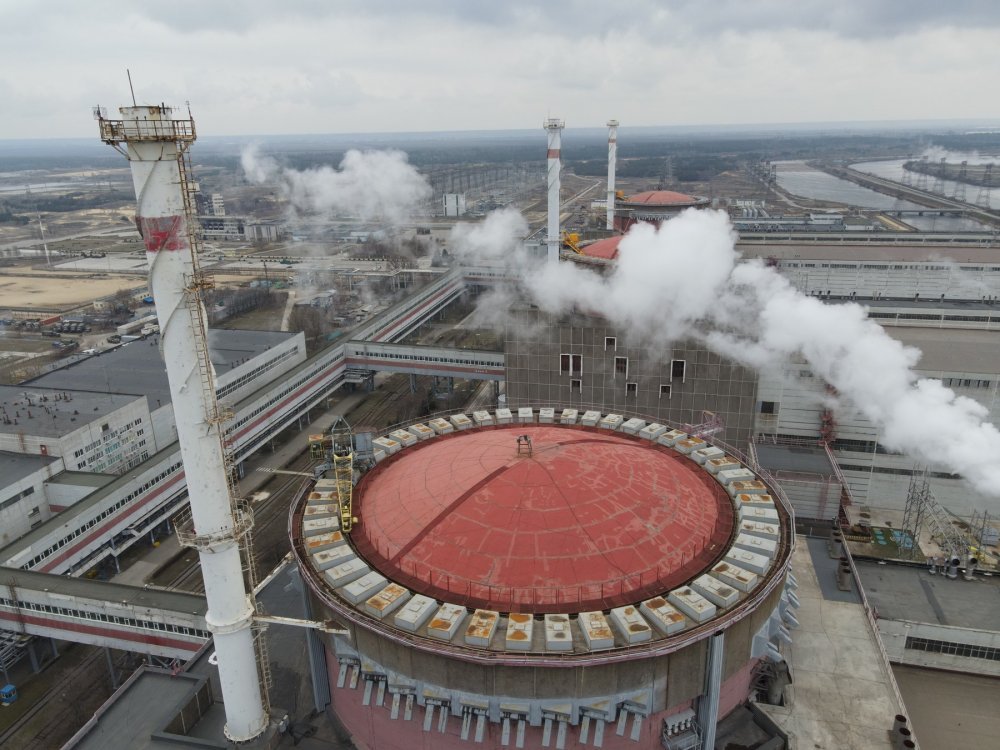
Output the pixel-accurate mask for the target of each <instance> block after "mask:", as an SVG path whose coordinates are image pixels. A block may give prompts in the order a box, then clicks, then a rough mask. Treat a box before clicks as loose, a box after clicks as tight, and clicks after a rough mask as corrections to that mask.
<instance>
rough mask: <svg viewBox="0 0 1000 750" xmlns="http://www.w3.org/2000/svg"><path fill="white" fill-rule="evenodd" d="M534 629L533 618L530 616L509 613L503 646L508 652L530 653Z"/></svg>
mask: <svg viewBox="0 0 1000 750" xmlns="http://www.w3.org/2000/svg"><path fill="white" fill-rule="evenodd" d="M534 627H535V618H534V617H532V616H531V615H529V614H523V613H518V612H511V613H510V615H509V616H508V618H507V636H506V637H505V638H504V646H505V647H506V648H507V650H508V651H530V650H531V636H532V634H533V631H534Z"/></svg>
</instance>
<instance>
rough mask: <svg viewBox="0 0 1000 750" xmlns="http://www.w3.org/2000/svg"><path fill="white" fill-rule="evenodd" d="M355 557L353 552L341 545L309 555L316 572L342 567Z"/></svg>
mask: <svg viewBox="0 0 1000 750" xmlns="http://www.w3.org/2000/svg"><path fill="white" fill-rule="evenodd" d="M356 557H357V555H355V554H354V550H352V549H351V548H350V547H348V546H347V545H346V544H341V545H340V546H339V547H334V548H333V549H328V550H325V551H323V552H317V553H315V554H314V555H311V556H310V558H309V559H310V560H312V564H313V566H314V567H315V568H316V569H317V570H329V569H330V568H335V567H337V566H338V565H343V564H344V563H345V562H350V561H351V560H353V559H354V558H356Z"/></svg>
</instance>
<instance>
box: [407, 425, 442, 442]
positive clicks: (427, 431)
mask: <svg viewBox="0 0 1000 750" xmlns="http://www.w3.org/2000/svg"><path fill="white" fill-rule="evenodd" d="M406 430H407V432H409V433H411V434H412V435H413V436H414V437H416V438H417V440H427V439H429V438H432V437H434V435H435V434H436V433H435V432H434V430H432V429H431V428H430V427H428V426H427V425H425V424H423V423H421V422H418V423H417V424H411V425H410V426H409V427H407V428H406Z"/></svg>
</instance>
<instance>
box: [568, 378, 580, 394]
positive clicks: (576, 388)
mask: <svg viewBox="0 0 1000 750" xmlns="http://www.w3.org/2000/svg"><path fill="white" fill-rule="evenodd" d="M582 385H583V384H582V383H581V381H579V380H571V381H569V390H570V393H579V392H580V390H581V388H582Z"/></svg>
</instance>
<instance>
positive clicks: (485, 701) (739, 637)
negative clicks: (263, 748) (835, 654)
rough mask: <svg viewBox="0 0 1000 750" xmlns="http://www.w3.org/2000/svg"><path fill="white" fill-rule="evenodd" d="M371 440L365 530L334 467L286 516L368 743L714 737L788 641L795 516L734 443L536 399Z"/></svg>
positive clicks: (544, 743) (335, 703)
mask: <svg viewBox="0 0 1000 750" xmlns="http://www.w3.org/2000/svg"><path fill="white" fill-rule="evenodd" d="M374 459H375V461H376V462H377V463H376V465H375V467H374V468H373V469H372V470H371V471H369V472H368V473H367V474H366V475H365V476H364V477H363V478H362V480H361V481H360V483H359V484H358V486H357V487H356V489H355V490H354V493H353V513H354V515H355V516H356V522H354V523H353V528H352V530H351V532H350V534H344V533H343V531H342V530H341V528H340V512H339V510H340V505H339V504H338V495H337V487H336V482H335V481H334V480H329V479H321V480H319V481H318V482H317V483H316V484H315V486H314V487H313V488H312V491H310V492H308V493H307V494H306V495H304V496H303V497H302V498H300V500H299V501H298V502H297V503H296V504H295V505H294V506H293V508H292V514H291V521H290V531H291V535H292V546H293V550H294V554H295V556H296V557H297V559H298V562H299V565H300V569H301V571H302V576H303V579H304V580H305V582H306V585H307V588H308V591H309V596H310V600H311V601H310V604H311V607H312V609H313V613H312V614H313V616H314V617H316V618H317V619H321V620H332V621H334V622H336V623H340V624H341V625H342V626H343V628H344V629H345V630H344V634H343V635H336V634H333V635H326V636H323V637H324V638H325V640H324V641H323V651H324V655H325V661H326V669H327V673H328V680H329V686H330V692H331V704H332V707H333V709H334V710H335V712H336V713H337V715H338V716H339V717H340V719H341V720H342V721H343V722H344V724H345V725H346V726H347V728H348V730H349V731H350V732H351V734H352V735H353V736H354V737H355V739H356V740H357V741H358V742H360V743H361V744H362V745H363V746H366V747H373V748H374V747H377V748H379V749H380V750H387V749H388V750H411V749H412V748H416V747H434V748H440V749H442V750H443V749H445V748H452V747H456V748H457V747H468V746H470V745H475V744H477V743H478V744H479V746H482V747H490V748H494V747H495V748H501V747H555V748H571V747H572V748H575V747H604V748H654V747H655V748H661V747H668V748H681V747H685V748H687V747H695V746H698V747H700V746H701V745H693V744H690V743H691V742H695V741H704V742H706V743H712V742H713V737H714V732H715V724H716V721H717V719H718V718H721V717H723V716H724V715H726V714H727V713H728V712H729V711H730V710H732V709H733V708H734V707H736V706H737V705H739V704H741V703H743V702H745V701H746V700H747V697H748V695H749V692H750V684H751V680H752V677H753V675H754V669H755V666H756V665H757V664H758V663H759V662H760V661H762V660H764V659H765V658H769V659H773V660H776V661H780V659H781V657H780V654H778V651H777V648H776V644H777V643H778V640H779V639H783V638H787V637H788V633H787V631H786V630H785V624H786V623H789V624H794V622H795V617H794V611H793V610H794V607H795V606H797V599H796V597H795V594H794V592H793V591H792V589H793V588H794V585H795V582H794V578H793V577H792V576H791V574H790V573H789V570H788V565H789V556H790V551H791V545H792V520H793V519H792V517H791V512H790V510H789V509H788V507H787V505H786V502H785V500H784V498H783V496H782V495H780V493H779V490H778V488H776V487H774V486H773V485H772V484H770V482H769V479H768V477H766V476H762V475H760V474H758V473H755V472H754V471H751V470H750V469H748V468H746V467H747V463H746V462H745V461H744V460H742V457H741V456H739V455H737V454H736V453H735V452H734V451H732V450H728V449H727V448H726V447H725V446H721V445H712V444H710V443H709V442H707V441H706V440H704V439H701V438H698V437H695V436H688V435H686V434H684V433H683V432H681V431H680V430H676V429H671V428H670V426H668V425H664V424H657V423H650V422H648V421H647V420H645V419H642V418H638V417H631V418H630V417H629V416H627V415H620V414H602V413H600V412H596V411H588V412H580V411H577V410H575V409H565V410H561V411H560V410H557V409H554V408H543V409H538V410H533V409H531V408H522V409H519V410H517V411H516V412H514V413H511V411H510V410H507V409H499V410H497V411H496V412H492V413H491V412H485V411H482V412H475V413H474V414H473V415H472V416H471V417H469V416H466V415H463V414H456V415H452V416H451V417H449V418H437V419H433V420H430V421H429V422H427V423H425V424H414V425H411V426H409V427H408V428H406V429H399V430H396V431H394V432H392V433H390V434H388V435H385V436H383V437H380V438H377V439H376V440H375V441H374ZM705 746H706V747H711V746H713V745H712V744H706V745H705Z"/></svg>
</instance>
